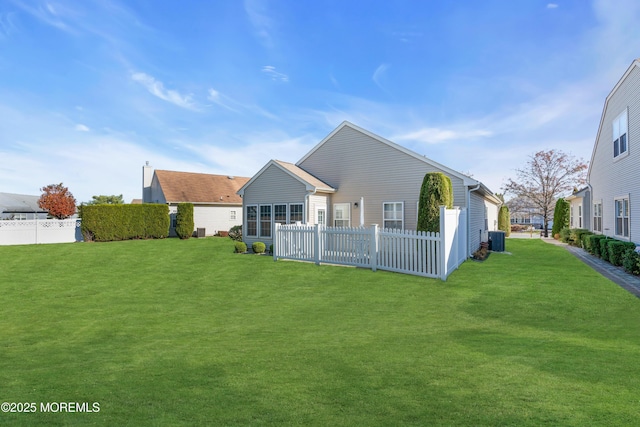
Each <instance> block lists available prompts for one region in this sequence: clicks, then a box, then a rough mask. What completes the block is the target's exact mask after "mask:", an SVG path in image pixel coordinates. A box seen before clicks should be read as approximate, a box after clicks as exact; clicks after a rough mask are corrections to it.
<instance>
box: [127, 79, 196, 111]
mask: <svg viewBox="0 0 640 427" xmlns="http://www.w3.org/2000/svg"><path fill="white" fill-rule="evenodd" d="M131 78H132V79H133V81H135V82H137V83H140V84H141V85H142V86H144V87H145V88H146V89H147V90H148V91H149V93H151V94H152V95H154V96H157V97H158V98H160V99H162V100H164V101H167V102H170V103H172V104H174V105H177V106H178V107H181V108H186V109H187V110H198V107H197V105H196V104H195V103H194V102H193V100H192V99H191V98H192V96H191V95H182V94H180V92H178V91H176V90H172V89H165V87H164V84H162V82H161V81H158V80H156V79H155V78H153V77H152V76H150V75H148V74H145V73H132V74H131Z"/></svg>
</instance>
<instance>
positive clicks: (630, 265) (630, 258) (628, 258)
mask: <svg viewBox="0 0 640 427" xmlns="http://www.w3.org/2000/svg"><path fill="white" fill-rule="evenodd" d="M622 266H623V267H624V271H626V272H627V273H631V274H634V275H636V276H638V275H640V254H639V253H638V252H636V251H635V249H627V250H626V251H625V253H624V255H623V256H622Z"/></svg>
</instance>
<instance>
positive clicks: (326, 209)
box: [238, 122, 501, 254]
mask: <svg viewBox="0 0 640 427" xmlns="http://www.w3.org/2000/svg"><path fill="white" fill-rule="evenodd" d="M428 172H443V173H445V174H446V175H447V176H449V177H450V178H451V182H452V186H453V194H454V206H458V207H461V208H467V207H468V208H469V215H468V227H467V228H468V229H469V235H468V240H467V241H468V242H469V248H468V249H469V251H468V252H469V254H470V253H472V252H473V251H475V250H476V249H478V247H479V246H480V242H481V240H483V241H486V240H487V231H492V230H497V223H498V209H499V206H500V203H501V202H500V200H499V199H498V198H497V197H496V196H494V194H493V193H492V192H491V191H490V190H489V189H488V188H487V187H485V186H484V185H483V184H482V183H481V182H480V181H477V180H475V179H473V178H471V177H469V176H466V175H464V174H461V173H459V172H456V171H454V170H453V169H450V168H448V167H446V166H443V165H441V164H439V163H436V162H434V161H433V160H430V159H428V158H426V157H425V156H422V155H420V154H417V153H415V152H413V151H410V150H408V149H406V148H404V147H402V146H400V145H398V144H395V143H393V142H391V141H389V140H387V139H384V138H382V137H380V136H378V135H375V134H373V133H371V132H369V131H367V130H365V129H362V128H360V127H358V126H355V125H353V124H351V123H349V122H343V123H342V124H341V125H340V126H338V127H337V128H336V129H335V130H334V131H333V132H331V133H330V134H329V135H328V136H327V137H326V138H324V139H323V140H322V141H321V142H320V143H319V144H318V145H316V146H315V147H314V148H313V149H312V150H311V151H310V152H309V153H307V154H306V155H305V156H304V157H303V158H302V159H300V160H299V161H298V162H297V163H296V164H292V163H287V162H282V161H279V160H271V161H269V162H268V163H267V164H266V165H265V166H264V167H263V168H262V169H261V170H260V171H259V172H258V173H256V174H255V175H254V176H253V177H252V178H251V179H250V180H249V181H248V182H247V183H246V184H245V185H244V186H243V187H242V188H240V190H239V191H238V194H240V195H241V196H242V201H243V215H244V219H243V239H244V240H245V242H246V243H247V244H248V245H251V244H252V243H253V242H256V241H261V242H264V243H265V244H267V246H268V245H269V244H271V243H272V235H273V229H274V224H275V223H282V224H287V223H295V222H301V223H305V224H321V225H329V226H339V227H341V226H352V227H353V226H370V225H372V224H378V225H379V226H380V227H381V228H397V229H407V230H415V229H416V225H417V211H418V198H419V195H420V188H421V186H422V181H423V179H424V176H425V174H426V173H428Z"/></svg>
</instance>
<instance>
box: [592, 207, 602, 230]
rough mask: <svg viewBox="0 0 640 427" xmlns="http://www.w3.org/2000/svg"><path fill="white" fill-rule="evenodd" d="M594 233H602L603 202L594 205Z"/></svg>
mask: <svg viewBox="0 0 640 427" xmlns="http://www.w3.org/2000/svg"><path fill="white" fill-rule="evenodd" d="M593 231H599V232H602V202H598V203H594V204H593Z"/></svg>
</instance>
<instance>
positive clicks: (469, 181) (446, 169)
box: [296, 120, 481, 186]
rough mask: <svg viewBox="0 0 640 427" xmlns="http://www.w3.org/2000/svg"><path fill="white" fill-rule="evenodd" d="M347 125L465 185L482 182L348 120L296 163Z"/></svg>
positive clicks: (308, 155) (304, 158)
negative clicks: (458, 179)
mask: <svg viewBox="0 0 640 427" xmlns="http://www.w3.org/2000/svg"><path fill="white" fill-rule="evenodd" d="M345 127H349V128H351V129H353V130H355V131H357V132H360V133H363V134H365V135H367V136H368V137H370V138H373V139H375V140H377V141H379V142H381V143H383V144H386V145H388V146H390V147H392V148H394V149H396V150H398V151H400V152H402V153H404V154H406V155H408V156H411V157H413V158H416V159H418V160H420V161H422V162H425V163H426V164H428V165H430V166H432V167H434V168H437V169H440V170H441V171H444V172H446V173H448V174H450V175H453V176H455V177H457V178H460V179H461V180H462V182H463V183H464V185H466V186H476V185H478V184H481V183H480V181H478V180H475V179H473V178H471V177H470V176H468V175H465V174H462V173H460V172H458V171H456V170H453V169H451V168H449V167H447V166H445V165H443V164H440V163H438V162H436V161H433V160H431V159H429V158H427V157H426V156H423V155H420V154H418V153H416V152H415V151H411V150H409V149H408V148H405V147H403V146H401V145H399V144H396V143H395V142H392V141H389V140H388V139H386V138H383V137H381V136H379V135H376V134H374V133H372V132H369V131H368V130H366V129H363V128H361V127H359V126H356V125H354V124H353V123H351V122H348V121H346V120H345V121H344V122H342V123H341V124H340V125H339V126H338V127H337V128H335V129H334V130H333V131H332V132H331V133H330V134H329V135H327V136H326V137H325V138H324V139H323V140H322V141H320V142H319V143H318V145H316V146H315V147H313V148H312V149H311V151H309V152H308V153H307V154H305V156H304V157H303V158H301V159H300V160H299V161H298V162H297V163H296V165H300V164H302V163H303V162H304V161H305V160H306V159H307V158H309V157H310V156H311V155H313V153H315V152H316V151H317V150H318V149H319V148H320V147H322V145H324V143H326V142H327V141H328V140H330V139H331V138H332V137H333V136H334V135H335V134H337V133H338V132H340V131H341V130H342V129H343V128H345Z"/></svg>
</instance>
